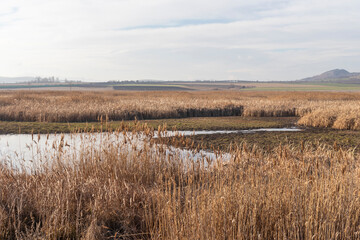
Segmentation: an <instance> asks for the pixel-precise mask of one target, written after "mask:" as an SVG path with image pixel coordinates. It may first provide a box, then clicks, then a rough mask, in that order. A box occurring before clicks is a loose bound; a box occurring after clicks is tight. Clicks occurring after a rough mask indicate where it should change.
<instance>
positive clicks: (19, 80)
mask: <svg viewBox="0 0 360 240" xmlns="http://www.w3.org/2000/svg"><path fill="white" fill-rule="evenodd" d="M34 79H35V78H34V77H0V83H24V82H29V81H33V80H34Z"/></svg>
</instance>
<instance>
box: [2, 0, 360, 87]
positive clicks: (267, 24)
mask: <svg viewBox="0 0 360 240" xmlns="http://www.w3.org/2000/svg"><path fill="white" fill-rule="evenodd" d="M359 10H360V2H358V1H356V0H344V1H334V0H315V1H314V0H312V1H310V0H291V1H290V0H287V1H285V0H272V1H269V0H257V1H238V0H224V1H209V0H207V1H205V0H196V1H194V0H191V1H190V0H152V1H148V0H121V1H119V0H105V1H100V0H86V1H85V0H62V1H60V0H52V1H44V0H32V1H25V0H18V1H11V0H3V1H1V2H0V53H1V55H0V75H2V76H21V75H43V76H46V75H55V76H60V77H67V78H83V79H94V80H109V79H120V80H121V79H143V78H156V79H186V80H189V79H190V80H191V79H226V78H232V79H234V78H238V79H251V80H257V79H259V80H276V79H279V80H285V79H296V78H301V77H306V76H308V75H313V74H316V73H319V71H323V70H328V69H330V68H334V67H340V68H347V69H349V70H350V71H360V69H356V67H357V66H359V60H358V59H360V58H359V57H360V56H359V55H360V47H359V46H358V42H359V40H360V39H359V38H360V30H359V29H360V28H359V27H360V17H359V16H358V15H359V14H358V12H359ZM127 29H128V30H127Z"/></svg>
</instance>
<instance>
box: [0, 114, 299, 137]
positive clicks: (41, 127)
mask: <svg viewBox="0 0 360 240" xmlns="http://www.w3.org/2000/svg"><path fill="white" fill-rule="evenodd" d="M296 120H297V119H296V118H251V117H212V118H183V119H158V120H142V121H138V122H140V123H142V124H147V126H148V127H150V128H153V129H158V127H159V126H163V125H166V126H167V128H168V130H172V129H173V128H176V129H177V130H234V129H235V130H240V129H249V128H271V127H287V126H291V125H293V124H294V123H295V122H296ZM134 124H135V122H134V121H109V122H103V123H101V122H90V123H54V122H10V121H0V134H17V133H32V132H33V133H44V134H46V133H70V132H74V131H88V130H91V129H93V130H94V131H100V130H101V129H102V130H108V129H117V128H119V127H127V128H129V129H130V130H132V129H133V128H134Z"/></svg>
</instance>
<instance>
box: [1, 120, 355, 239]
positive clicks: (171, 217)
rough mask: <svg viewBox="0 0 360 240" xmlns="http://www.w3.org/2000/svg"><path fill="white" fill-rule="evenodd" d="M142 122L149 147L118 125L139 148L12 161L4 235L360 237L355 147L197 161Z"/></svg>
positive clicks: (288, 148) (5, 177) (4, 182)
mask: <svg viewBox="0 0 360 240" xmlns="http://www.w3.org/2000/svg"><path fill="white" fill-rule="evenodd" d="M142 130H143V131H144V132H145V134H146V135H147V137H145V138H144V142H143V144H142V147H139V144H138V143H136V141H134V139H133V138H132V137H131V136H132V135H130V134H128V133H126V132H121V131H118V132H116V133H109V134H117V135H124V136H125V140H126V142H132V143H131V145H130V146H131V147H130V148H129V147H124V142H123V141H122V142H114V141H110V140H109V141H107V140H106V139H111V138H104V139H103V141H102V145H101V148H99V146H98V145H90V146H92V147H87V148H84V149H83V151H82V152H80V153H77V155H76V157H74V156H73V157H72V156H68V157H67V156H66V155H65V154H64V153H63V148H64V146H63V145H61V144H59V145H55V146H54V147H55V148H56V149H57V150H58V154H57V155H54V159H53V164H50V165H47V166H44V167H43V168H41V169H40V170H37V171H36V172H32V173H29V172H24V171H17V170H13V169H11V168H9V167H7V166H5V165H2V166H1V167H0V238H1V239H358V238H359V237H360V236H359V234H360V195H359V193H360V166H359V162H360V161H359V156H358V155H354V152H353V151H351V150H346V151H345V150H343V149H339V148H338V147H337V146H324V145H319V146H317V147H313V146H310V145H307V144H306V143H304V144H302V145H301V146H299V147H295V146H292V145H285V146H279V147H278V148H277V149H275V150H274V151H272V152H264V151H263V150H260V149H258V148H257V147H256V146H251V147H250V146H247V145H246V144H245V143H243V144H240V145H238V146H236V147H234V148H233V150H232V151H231V153H230V154H231V159H230V160H229V161H227V162H224V161H223V160H222V159H221V158H220V157H218V159H217V160H214V161H210V160H209V159H207V158H203V159H200V160H197V161H194V160H193V159H187V158H183V157H182V156H180V155H178V154H167V151H166V145H161V144H160V145H154V143H153V142H152V141H151V139H152V138H153V136H154V133H153V132H152V131H151V130H150V129H147V128H146V127H142ZM159 131H161V129H159ZM89 134H90V136H91V133H89ZM134 134H135V131H134ZM161 140H162V139H160V142H161ZM158 141H159V140H158ZM181 141H184V139H182V140H181ZM166 142H167V140H165V139H164V143H166ZM185 142H187V143H188V144H189V145H191V142H190V141H188V140H185ZM174 144H176V143H174ZM218 154H219V155H218V156H221V154H220V153H218ZM59 159H60V160H61V161H59Z"/></svg>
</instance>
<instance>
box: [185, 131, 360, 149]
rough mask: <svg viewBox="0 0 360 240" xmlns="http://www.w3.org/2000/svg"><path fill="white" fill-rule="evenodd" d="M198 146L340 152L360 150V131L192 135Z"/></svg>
mask: <svg viewBox="0 0 360 240" xmlns="http://www.w3.org/2000/svg"><path fill="white" fill-rule="evenodd" d="M190 139H191V140H193V141H194V143H195V144H194V146H197V145H198V144H199V145H200V146H201V147H202V148H204V149H211V150H213V149H216V150H217V149H219V150H223V151H229V150H230V148H231V147H236V146H237V145H240V144H242V143H244V142H245V143H246V144H247V145H249V146H253V145H256V146H257V147H258V148H261V149H263V150H266V151H272V150H273V149H275V148H277V147H279V145H283V146H284V145H290V146H292V147H293V148H295V149H299V148H301V147H302V146H303V145H306V144H307V145H311V146H312V147H317V146H321V145H330V146H334V148H336V149H340V148H342V149H344V150H351V149H355V151H356V152H359V150H360V148H359V147H360V132H359V131H349V130H330V129H307V130H305V131H302V132H256V133H231V134H212V135H197V136H191V137H190Z"/></svg>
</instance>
